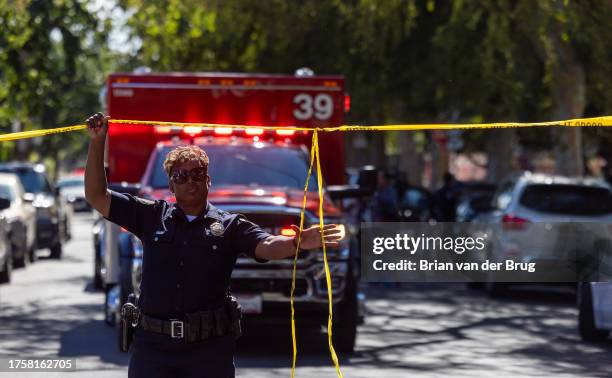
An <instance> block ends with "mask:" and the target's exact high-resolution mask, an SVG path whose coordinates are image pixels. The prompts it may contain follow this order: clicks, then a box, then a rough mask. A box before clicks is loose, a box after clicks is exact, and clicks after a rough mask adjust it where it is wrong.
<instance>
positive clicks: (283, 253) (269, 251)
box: [255, 224, 344, 260]
mask: <svg viewBox="0 0 612 378" xmlns="http://www.w3.org/2000/svg"><path fill="white" fill-rule="evenodd" d="M291 227H292V228H293V229H294V230H295V231H296V233H298V232H299V228H298V227H297V226H295V225H293V226H291ZM343 238H344V232H343V230H342V229H341V228H340V227H339V226H338V225H336V224H328V225H325V226H323V239H324V240H325V246H326V247H331V248H333V247H337V246H338V245H339V244H340V241H341V240H342V239H343ZM297 240H298V239H297V236H293V237H289V236H281V235H277V236H270V237H269V238H267V239H264V240H262V241H261V242H259V244H257V248H256V249H255V257H257V258H260V259H266V260H278V259H284V258H287V257H290V256H293V255H295V251H296V249H297ZM321 246H322V241H321V231H320V230H319V226H312V227H310V228H307V229H305V230H303V231H302V240H301V242H300V249H316V248H321Z"/></svg>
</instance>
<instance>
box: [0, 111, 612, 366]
mask: <svg viewBox="0 0 612 378" xmlns="http://www.w3.org/2000/svg"><path fill="white" fill-rule="evenodd" d="M109 122H110V123H113V124H125V125H151V126H179V127H187V126H190V127H193V126H195V127H205V128H214V127H227V128H233V129H248V128H256V129H264V130H278V129H283V130H296V131H312V132H313V135H312V146H311V150H310V166H309V167H308V175H307V177H306V184H305V186H304V199H303V203H302V210H301V212H300V233H299V234H298V242H297V248H296V253H295V256H294V258H293V274H292V282H291V296H290V303H291V338H292V343H293V356H292V357H293V358H292V363H291V378H294V377H295V365H296V358H297V343H296V335H295V309H294V292H295V278H296V268H297V258H298V253H299V250H300V244H301V241H302V239H301V232H302V230H303V228H304V213H305V210H306V194H307V191H308V182H309V181H310V176H311V174H312V168H313V165H314V164H315V163H316V165H317V178H318V180H317V183H318V194H319V228H320V230H321V243H322V244H323V261H324V264H325V281H326V284H327V300H328V311H329V315H328V319H327V337H328V344H329V351H330V354H331V358H332V361H333V363H334V366H335V368H336V373H337V375H338V377H340V378H342V372H341V371H340V365H339V363H338V356H337V355H336V351H335V350H334V346H333V343H332V324H333V311H332V310H333V302H332V298H333V293H332V287H331V274H330V271H329V264H328V262H327V249H326V247H325V241H324V236H323V186H322V185H323V184H322V183H323V178H322V173H321V161H320V157H319V140H318V133H319V132H321V131H323V132H332V131H416V130H453V129H496V128H523V127H549V126H565V127H610V126H612V116H604V117H595V118H579V119H571V120H565V121H553V122H531V123H517V122H504V123H469V124H420V125H381V126H350V125H343V126H337V127H322V128H308V127H294V126H252V125H226V124H213V123H185V122H157V121H135V120H117V119H111V120H109ZM86 127H87V126H86V125H84V124H81V125H74V126H66V127H59V128H55V129H45V130H32V131H22V132H17V133H10V134H3V135H0V142H4V141H10V140H18V139H26V138H34V137H39V136H45V135H51V134H58V133H65V132H70V131H77V130H84V129H86Z"/></svg>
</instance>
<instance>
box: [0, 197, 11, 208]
mask: <svg viewBox="0 0 612 378" xmlns="http://www.w3.org/2000/svg"><path fill="white" fill-rule="evenodd" d="M9 207H11V200H9V199H8V198H4V197H0V210H4V209H8V208H9Z"/></svg>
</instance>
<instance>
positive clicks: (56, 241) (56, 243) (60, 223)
mask: <svg viewBox="0 0 612 378" xmlns="http://www.w3.org/2000/svg"><path fill="white" fill-rule="evenodd" d="M0 172H9V173H15V174H17V176H19V179H20V180H21V184H22V185H23V187H24V189H25V191H26V193H27V195H26V197H24V198H25V199H26V200H28V201H31V202H32V205H33V206H34V207H35V208H36V248H37V249H43V248H49V249H50V250H51V257H52V258H56V259H59V258H61V256H62V243H64V242H65V241H67V240H69V239H70V218H71V212H70V209H69V208H68V206H67V205H66V204H65V202H64V201H63V200H62V198H61V197H60V196H59V195H58V193H57V190H55V189H54V188H53V186H51V184H50V183H49V179H48V178H47V174H46V172H45V167H44V165H42V164H30V163H20V162H13V163H3V164H0Z"/></svg>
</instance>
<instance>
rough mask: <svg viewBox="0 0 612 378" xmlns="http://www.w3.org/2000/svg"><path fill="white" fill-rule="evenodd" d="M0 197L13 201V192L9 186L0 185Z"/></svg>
mask: <svg viewBox="0 0 612 378" xmlns="http://www.w3.org/2000/svg"><path fill="white" fill-rule="evenodd" d="M0 197H2V198H6V199H8V200H11V201H12V200H13V199H14V198H13V191H12V189H11V187H10V186H8V185H3V184H0Z"/></svg>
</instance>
